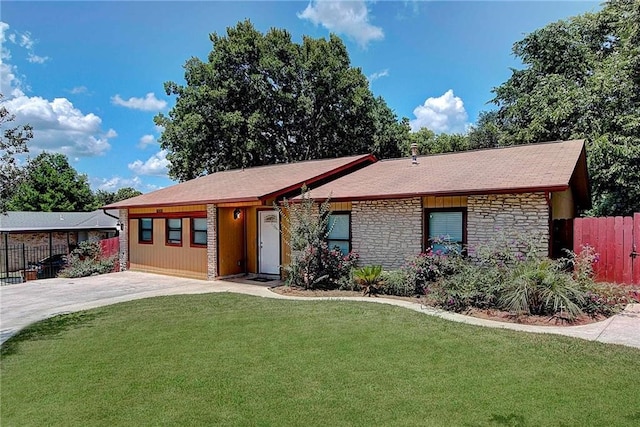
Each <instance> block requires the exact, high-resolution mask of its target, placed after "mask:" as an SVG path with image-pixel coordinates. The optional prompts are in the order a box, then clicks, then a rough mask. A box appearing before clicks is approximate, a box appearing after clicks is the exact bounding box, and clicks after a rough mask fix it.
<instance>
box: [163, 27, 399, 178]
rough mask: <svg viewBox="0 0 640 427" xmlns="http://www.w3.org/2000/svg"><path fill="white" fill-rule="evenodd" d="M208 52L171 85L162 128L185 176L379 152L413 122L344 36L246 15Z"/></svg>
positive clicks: (173, 169)
mask: <svg viewBox="0 0 640 427" xmlns="http://www.w3.org/2000/svg"><path fill="white" fill-rule="evenodd" d="M210 39H211V42H212V45H213V47H212V50H211V52H210V53H209V57H208V60H207V61H206V62H205V61H202V60H200V59H198V58H191V59H189V60H188V61H187V62H186V64H185V65H184V68H185V81H186V84H185V85H179V84H177V83H175V82H167V83H165V91H166V93H167V95H175V96H176V104H175V106H174V107H173V108H172V109H171V111H169V113H168V115H164V114H159V115H158V116H156V117H155V122H156V124H158V125H160V126H162V127H163V128H164V131H163V133H162V135H161V137H160V138H159V142H160V144H161V146H162V148H163V149H167V150H168V154H167V159H169V161H170V166H169V174H170V176H171V177H173V178H177V179H179V180H187V179H191V178H194V177H197V176H199V175H202V174H206V173H212V172H216V171H219V170H225V169H232V168H240V167H248V166H255V165H263V164H273V163H284V162H293V161H300V160H307V159H317V158H328V157H339V156H344V155H349V154H358V153H366V152H370V151H374V152H376V153H377V154H379V155H380V156H382V157H393V156H395V155H397V154H398V143H399V142H400V140H401V139H402V138H403V135H405V134H406V133H407V132H408V130H407V129H406V127H404V126H403V125H402V124H401V123H398V122H397V118H396V117H395V114H394V113H393V112H392V111H391V110H390V109H389V107H388V106H387V105H386V103H385V102H384V100H383V99H382V98H378V99H376V98H375V97H374V96H373V94H372V93H371V91H370V90H369V84H368V81H367V79H366V77H365V76H364V75H363V74H362V72H361V70H360V69H359V68H354V67H352V66H351V64H350V59H349V55H348V53H347V50H346V48H345V46H344V44H343V43H342V41H341V40H340V39H339V38H338V37H336V36H334V35H331V36H330V37H329V39H328V40H326V39H313V38H310V37H304V38H303V40H302V43H300V44H298V43H294V42H293V41H292V40H291V35H290V34H289V33H288V32H287V31H286V30H282V29H275V28H274V29H271V30H269V31H268V32H267V33H266V34H262V33H261V32H259V31H257V30H256V29H255V28H254V27H253V25H252V24H251V22H249V21H244V22H239V23H238V24H237V25H236V26H235V27H230V28H228V29H227V33H226V35H218V34H215V33H214V34H211V36H210Z"/></svg>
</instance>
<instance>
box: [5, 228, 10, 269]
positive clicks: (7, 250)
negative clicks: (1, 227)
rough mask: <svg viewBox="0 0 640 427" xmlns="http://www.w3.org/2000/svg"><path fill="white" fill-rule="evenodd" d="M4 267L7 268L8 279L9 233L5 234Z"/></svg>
mask: <svg viewBox="0 0 640 427" xmlns="http://www.w3.org/2000/svg"><path fill="white" fill-rule="evenodd" d="M4 252H5V256H4V265H5V267H6V270H5V272H4V273H5V274H6V277H7V278H8V277H9V233H5V234H4Z"/></svg>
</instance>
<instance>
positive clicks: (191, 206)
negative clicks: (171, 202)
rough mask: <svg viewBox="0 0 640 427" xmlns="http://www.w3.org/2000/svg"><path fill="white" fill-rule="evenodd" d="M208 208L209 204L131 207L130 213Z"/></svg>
mask: <svg viewBox="0 0 640 427" xmlns="http://www.w3.org/2000/svg"><path fill="white" fill-rule="evenodd" d="M206 210H207V205H188V206H153V207H150V208H131V209H129V215H143V214H156V213H177V212H206Z"/></svg>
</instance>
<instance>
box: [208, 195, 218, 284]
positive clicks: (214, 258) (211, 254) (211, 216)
mask: <svg viewBox="0 0 640 427" xmlns="http://www.w3.org/2000/svg"><path fill="white" fill-rule="evenodd" d="M216 214H217V209H216V205H207V280H213V279H215V278H216V276H217V274H218V272H217V271H216V269H217V267H218V244H217V241H218V239H217V229H216V222H217V221H216Z"/></svg>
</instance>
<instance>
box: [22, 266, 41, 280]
mask: <svg viewBox="0 0 640 427" xmlns="http://www.w3.org/2000/svg"><path fill="white" fill-rule="evenodd" d="M37 278H38V270H35V269H29V270H25V271H24V280H25V282H28V281H29V280H36V279H37Z"/></svg>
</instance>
